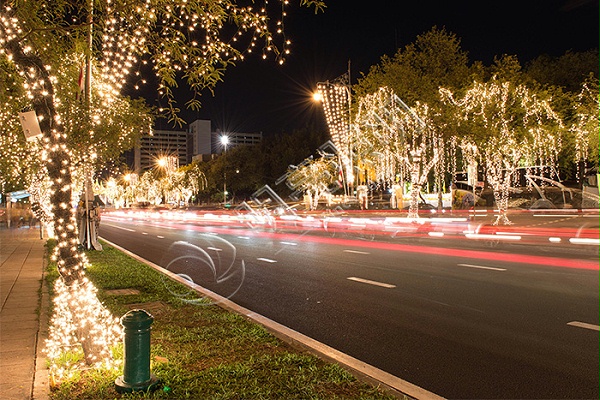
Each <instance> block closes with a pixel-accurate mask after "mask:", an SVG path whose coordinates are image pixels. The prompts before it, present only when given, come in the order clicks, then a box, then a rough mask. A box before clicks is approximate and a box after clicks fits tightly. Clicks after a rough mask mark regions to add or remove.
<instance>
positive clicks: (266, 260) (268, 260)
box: [257, 257, 277, 263]
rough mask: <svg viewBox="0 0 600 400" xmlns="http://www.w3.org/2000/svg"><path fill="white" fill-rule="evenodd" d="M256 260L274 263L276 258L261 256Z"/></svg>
mask: <svg viewBox="0 0 600 400" xmlns="http://www.w3.org/2000/svg"><path fill="white" fill-rule="evenodd" d="M257 260H258V261H265V262H268V263H276V262H277V261H276V260H271V259H270V258H262V257H259V258H257Z"/></svg>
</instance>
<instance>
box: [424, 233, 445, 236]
mask: <svg viewBox="0 0 600 400" xmlns="http://www.w3.org/2000/svg"><path fill="white" fill-rule="evenodd" d="M427 234H428V235H429V236H431V237H444V232H429V233H427Z"/></svg>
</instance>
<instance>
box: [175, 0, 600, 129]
mask: <svg viewBox="0 0 600 400" xmlns="http://www.w3.org/2000/svg"><path fill="white" fill-rule="evenodd" d="M291 3H294V4H296V3H298V1H297V0H292V1H291ZM327 4H328V7H327V9H326V11H325V13H319V14H318V15H315V14H314V11H313V10H307V9H300V8H299V7H297V6H295V5H294V6H291V7H290V8H289V13H288V14H289V15H288V18H287V19H286V21H285V23H286V32H287V35H288V37H289V38H290V39H291V40H292V48H291V50H292V53H291V55H290V56H288V59H287V61H286V63H285V64H284V65H283V66H280V65H278V64H277V63H276V62H275V61H274V60H262V58H261V57H260V55H259V54H256V55H254V56H251V57H250V58H248V59H247V60H246V61H244V62H242V63H240V64H238V65H237V66H236V67H233V68H231V69H230V70H228V71H227V73H226V75H225V79H224V82H223V83H220V84H219V85H218V86H217V88H216V90H215V96H214V97H213V96H212V95H211V94H210V93H209V92H206V93H205V94H204V95H203V97H202V102H203V109H202V110H201V111H200V112H199V113H196V112H184V113H183V115H182V116H183V117H184V119H186V120H187V121H188V122H191V121H192V120H194V119H196V118H202V119H210V120H211V121H212V123H213V129H217V128H219V129H221V130H222V131H225V132H226V131H237V132H258V131H260V132H263V133H264V134H265V135H270V134H278V133H280V132H290V131H291V130H294V129H297V128H301V127H304V126H307V125H309V124H311V123H313V124H318V125H322V124H323V119H324V118H323V115H322V110H321V109H320V108H319V106H317V105H316V104H314V103H313V102H312V101H311V98H310V94H311V92H312V90H314V89H315V87H316V83H317V82H319V81H325V80H332V79H335V78H336V77H338V76H340V75H342V74H344V73H345V72H346V71H347V70H348V61H349V60H350V65H351V76H352V83H356V81H357V79H358V78H359V77H360V76H361V74H362V73H364V74H366V73H367V72H368V70H369V68H370V66H372V65H375V64H377V63H379V61H380V59H381V56H383V55H384V54H387V55H390V56H391V55H393V54H395V52H396V49H397V48H403V47H404V46H405V45H407V44H409V43H412V42H414V41H415V39H416V37H417V36H418V35H420V34H422V33H425V32H427V31H429V30H430V29H431V28H432V27H433V26H437V27H438V28H442V27H445V28H446V30H447V31H449V32H452V33H455V34H456V35H457V36H458V37H459V38H460V39H461V45H462V49H463V50H465V51H467V52H468V54H469V58H470V60H471V61H476V60H479V61H482V62H483V63H484V64H485V65H489V64H491V62H492V60H493V58H494V56H495V55H502V54H511V55H516V56H517V57H518V58H519V60H520V61H521V63H522V64H525V63H526V62H527V61H529V60H531V59H533V58H535V57H537V56H539V55H541V54H549V55H551V56H560V55H562V54H564V53H565V52H566V51H567V50H573V51H585V50H589V49H595V48H598V36H599V33H598V26H599V23H598V16H599V10H598V0H521V1H514V0H501V1H486V0H477V1H471V0H469V1H459V0H455V1H451V0H429V1H427V0H421V1H418V0H413V1H410V0H370V1H356V0H327ZM182 106H183V104H182Z"/></svg>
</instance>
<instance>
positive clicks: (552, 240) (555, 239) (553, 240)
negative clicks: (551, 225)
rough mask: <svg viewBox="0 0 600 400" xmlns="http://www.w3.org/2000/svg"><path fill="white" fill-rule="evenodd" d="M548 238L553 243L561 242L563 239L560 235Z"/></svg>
mask: <svg viewBox="0 0 600 400" xmlns="http://www.w3.org/2000/svg"><path fill="white" fill-rule="evenodd" d="M548 240H549V241H550V242H551V243H560V242H561V241H562V239H561V238H559V237H550V238H548Z"/></svg>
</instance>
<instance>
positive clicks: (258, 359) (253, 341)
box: [47, 244, 395, 400]
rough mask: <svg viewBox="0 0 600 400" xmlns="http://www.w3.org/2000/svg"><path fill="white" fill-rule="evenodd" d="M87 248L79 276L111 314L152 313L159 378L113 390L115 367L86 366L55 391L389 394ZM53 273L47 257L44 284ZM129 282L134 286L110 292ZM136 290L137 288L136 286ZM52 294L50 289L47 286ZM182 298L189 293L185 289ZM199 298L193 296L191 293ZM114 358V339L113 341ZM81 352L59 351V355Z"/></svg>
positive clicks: (199, 395) (92, 395)
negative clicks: (145, 386) (142, 386)
mask: <svg viewBox="0 0 600 400" xmlns="http://www.w3.org/2000/svg"><path fill="white" fill-rule="evenodd" d="M103 246H104V250H103V251H101V252H88V253H87V256H88V258H89V260H90V263H91V266H89V267H88V269H87V276H88V277H89V279H90V280H91V281H92V282H93V283H94V285H95V286H96V287H97V288H98V298H99V299H100V300H101V301H102V302H103V303H104V305H105V306H106V307H107V309H108V310H109V311H110V312H111V313H112V314H113V315H115V316H122V315H124V314H125V313H126V312H127V311H129V310H130V309H132V308H142V309H144V305H147V306H148V307H149V308H150V310H147V311H149V312H150V313H151V314H152V315H153V317H154V323H153V325H152V333H151V371H152V373H153V374H154V375H156V376H157V377H158V378H159V379H160V380H161V385H160V386H159V388H158V389H157V390H155V391H153V392H149V393H144V392H138V393H133V394H123V395H120V394H118V393H117V392H116V390H115V388H114V382H115V379H116V378H117V377H118V376H120V375H122V370H118V371H113V370H97V369H89V370H85V371H78V373H76V374H75V375H74V376H73V377H72V378H70V379H68V380H64V381H62V382H56V383H55V384H54V385H53V387H52V388H51V393H50V398H51V399H53V400H58V399H115V398H122V399H140V398H148V399H392V398H395V397H394V396H391V395H390V394H387V393H385V392H384V391H383V390H382V389H381V388H376V387H373V386H372V385H369V384H367V383H364V382H362V381H359V380H358V379H356V378H355V377H354V376H352V375H351V374H350V373H349V372H347V371H346V370H344V369H343V368H342V367H340V366H339V365H336V364H332V363H328V362H325V361H323V360H321V359H319V358H318V357H315V356H313V355H311V354H308V353H307V352H303V351H300V350H297V349H295V348H293V347H291V346H290V345H288V344H286V343H284V342H282V341H281V340H279V339H277V338H276V337H274V336H273V335H272V334H270V333H269V332H267V331H266V330H265V329H264V328H263V327H262V326H260V325H258V324H255V323H253V322H250V321H248V320H246V319H245V318H243V317H242V316H240V315H238V314H235V313H232V312H230V311H226V310H224V309H222V308H220V307H219V306H216V305H211V304H208V303H203V302H202V301H199V302H194V303H189V302H184V301H182V300H180V299H181V297H179V296H175V295H174V294H173V293H178V294H180V293H183V292H185V291H186V290H188V289H187V288H185V287H184V286H183V285H180V284H179V283H175V282H173V281H170V280H168V279H165V277H164V276H162V275H161V274H160V273H159V272H157V271H155V270H154V269H152V268H151V267H149V266H147V265H145V264H143V263H140V262H138V261H136V260H134V259H132V258H131V257H129V256H127V255H125V254H124V253H122V252H120V251H119V250H117V249H115V248H113V247H111V246H109V245H107V244H103ZM57 278H58V273H57V272H56V265H55V264H53V263H52V262H51V261H50V262H49V267H48V273H47V284H48V285H49V287H50V288H52V286H53V281H54V280H56V279H57ZM115 289H133V290H132V291H135V292H136V293H135V294H129V295H123V294H118V295H115V294H111V292H110V291H111V290H115ZM138 292H139V293H138ZM51 295H52V293H51ZM186 299H190V296H186ZM199 300H200V299H199ZM113 354H114V355H115V357H120V358H122V356H123V349H122V345H120V346H117V348H115V349H113ZM79 357H83V352H82V351H78V350H73V351H71V352H67V353H65V357H64V360H65V363H66V362H67V361H69V362H76V361H77V358H79Z"/></svg>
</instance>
